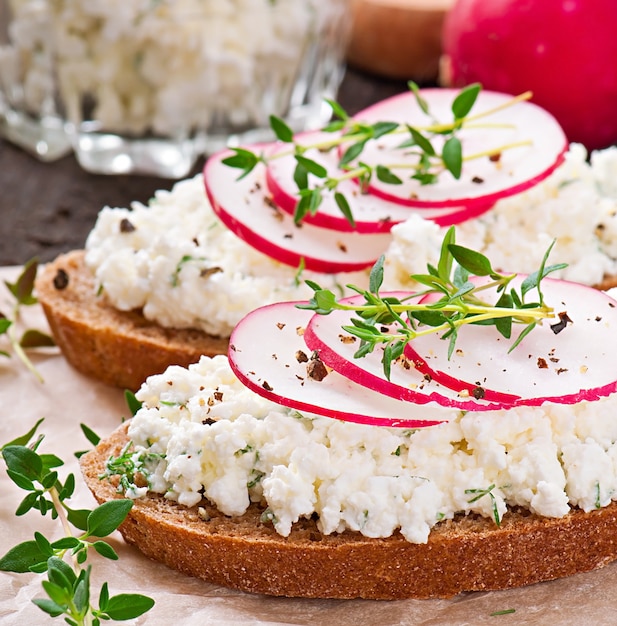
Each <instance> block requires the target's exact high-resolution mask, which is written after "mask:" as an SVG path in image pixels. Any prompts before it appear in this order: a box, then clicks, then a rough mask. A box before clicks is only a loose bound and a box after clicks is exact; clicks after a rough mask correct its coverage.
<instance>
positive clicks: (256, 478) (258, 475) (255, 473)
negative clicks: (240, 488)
mask: <svg viewBox="0 0 617 626" xmlns="http://www.w3.org/2000/svg"><path fill="white" fill-rule="evenodd" d="M265 475H266V473H265V472H262V471H260V470H258V469H255V468H253V469H252V470H251V476H252V478H251V480H249V481H248V482H247V483H246V486H247V489H252V488H253V487H255V485H257V484H258V483H260V482H261V479H262V478H263V477H264V476H265Z"/></svg>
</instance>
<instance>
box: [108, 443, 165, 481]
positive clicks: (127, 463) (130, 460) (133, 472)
mask: <svg viewBox="0 0 617 626" xmlns="http://www.w3.org/2000/svg"><path fill="white" fill-rule="evenodd" d="M164 458H165V455H164V454H157V453H154V452H145V451H142V452H136V451H135V450H134V448H133V442H132V441H129V442H128V443H127V444H126V445H125V446H124V448H123V449H122V451H121V452H120V455H119V456H117V457H114V456H113V455H112V456H110V457H109V459H107V462H106V463H105V471H104V472H103V473H102V474H101V475H100V476H99V478H100V479H101V480H102V479H104V478H111V477H118V489H117V490H118V492H119V493H127V492H131V491H133V490H135V489H137V488H139V485H138V484H137V482H141V481H140V478H141V479H142V480H145V481H146V482H147V483H148V484H149V476H150V470H149V469H148V465H151V464H152V463H158V462H159V461H161V460H163V459H164ZM142 486H143V485H142Z"/></svg>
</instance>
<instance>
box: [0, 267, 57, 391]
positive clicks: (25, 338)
mask: <svg viewBox="0 0 617 626" xmlns="http://www.w3.org/2000/svg"><path fill="white" fill-rule="evenodd" d="M37 270H38V261H37V259H31V260H30V261H28V262H27V263H26V264H25V265H24V268H23V270H22V272H21V274H20V275H19V276H18V278H17V280H16V281H15V282H14V283H11V282H9V281H6V280H5V281H4V284H5V285H6V287H7V289H8V290H9V292H10V294H11V295H12V296H13V298H14V300H15V302H14V303H13V305H12V307H11V311H10V313H9V314H5V313H3V312H2V311H0V338H1V337H2V336H4V337H6V338H7V339H8V342H9V347H10V350H12V352H13V353H14V354H15V355H16V356H17V357H18V358H19V360H20V361H21V362H22V363H23V364H24V365H25V366H26V367H27V368H28V370H29V371H30V372H32V374H34V376H35V378H36V379H37V380H38V381H40V382H43V377H42V376H41V374H40V373H39V371H38V370H37V369H36V367H34V364H33V363H32V361H31V360H30V358H29V357H28V355H27V353H26V350H28V349H31V348H45V347H52V346H54V345H55V343H54V340H53V339H52V338H51V337H50V336H49V335H48V334H46V333H44V332H42V331H40V330H36V329H26V330H25V331H24V332H23V333H22V335H21V337H18V336H17V334H16V333H17V326H18V322H19V319H20V314H21V308H22V307H24V306H32V305H33V304H36V303H37V302H38V301H37V299H36V297H35V296H34V294H33V292H34V281H35V278H36V273H37ZM0 355H1V356H5V357H10V356H11V352H9V351H8V350H3V349H1V348H0Z"/></svg>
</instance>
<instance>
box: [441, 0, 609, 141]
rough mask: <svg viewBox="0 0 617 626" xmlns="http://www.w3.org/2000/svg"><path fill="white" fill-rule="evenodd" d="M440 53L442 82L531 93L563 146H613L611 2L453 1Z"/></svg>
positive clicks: (538, 0)
mask: <svg viewBox="0 0 617 626" xmlns="http://www.w3.org/2000/svg"><path fill="white" fill-rule="evenodd" d="M443 52H444V63H443V71H442V80H443V82H444V83H447V84H449V85H451V86H454V87H461V86H464V85H467V84H469V83H472V82H476V81H477V82H480V83H482V85H483V86H484V88H485V89H491V90H495V91H502V92H505V93H511V94H516V93H521V92H524V91H527V90H531V91H533V94H534V96H533V102H535V103H536V104H538V105H540V106H541V107H543V108H545V109H546V110H548V111H549V112H550V113H552V114H553V115H554V116H555V117H556V118H557V120H558V121H559V122H560V124H561V125H562V127H563V128H564V131H565V132H566V135H567V136H568V139H569V140H570V141H574V142H580V143H583V144H584V145H585V146H586V147H587V148H588V149H589V150H593V149H598V148H604V147H607V146H609V145H611V144H614V143H617V1H616V0H490V1H487V0H457V2H455V4H454V6H453V7H452V9H451V11H450V13H449V14H448V16H447V17H446V20H445V23H444V30H443Z"/></svg>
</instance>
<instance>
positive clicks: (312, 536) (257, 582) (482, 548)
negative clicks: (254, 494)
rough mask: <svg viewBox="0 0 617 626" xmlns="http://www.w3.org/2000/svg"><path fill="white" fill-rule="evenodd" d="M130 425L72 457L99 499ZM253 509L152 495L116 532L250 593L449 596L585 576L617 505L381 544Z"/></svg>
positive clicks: (454, 524) (476, 521) (616, 555)
mask: <svg viewBox="0 0 617 626" xmlns="http://www.w3.org/2000/svg"><path fill="white" fill-rule="evenodd" d="M127 428H128V422H127V423H125V424H123V425H122V426H120V427H119V428H118V429H117V430H116V431H114V432H113V433H112V434H111V436H110V437H109V438H108V439H106V440H103V441H102V442H100V443H99V445H98V446H97V447H96V448H95V449H94V450H92V451H90V452H88V453H87V454H85V455H84V456H82V457H81V461H80V463H81V469H82V472H83V475H84V478H85V481H86V483H87V485H88V487H89V488H90V489H91V490H92V492H93V494H94V496H95V498H96V499H97V500H98V502H100V503H102V502H105V501H108V500H111V499H112V498H120V497H123V496H122V494H120V493H118V491H117V489H116V486H115V485H114V484H113V483H112V482H110V481H109V480H107V479H101V478H100V476H101V474H102V473H103V472H104V470H105V463H106V461H107V459H108V458H109V457H110V455H115V456H117V455H119V454H120V453H121V451H122V449H123V447H124V446H125V444H126V443H127ZM262 513H263V509H262V508H261V507H260V505H259V504H252V505H251V506H250V508H249V509H248V511H247V512H246V513H244V514H243V515H242V516H240V517H228V516H225V515H223V514H222V513H220V512H218V511H217V510H216V509H215V508H214V507H212V506H211V505H209V504H208V503H206V502H205V501H203V502H202V503H201V505H200V506H198V507H193V508H186V507H183V506H181V505H179V504H177V503H175V502H172V501H170V500H167V499H165V498H164V497H162V496H159V495H154V494H150V495H148V496H146V497H143V498H139V499H137V500H135V503H134V506H133V508H132V509H131V511H130V513H129V515H128V517H127V519H126V520H125V522H124V523H123V524H122V526H121V527H120V532H121V533H122V535H123V536H124V538H125V540H126V541H127V542H128V543H130V544H134V545H135V546H136V547H137V548H138V549H139V550H141V551H142V552H143V553H144V554H145V555H146V556H148V557H150V558H151V559H154V560H156V561H161V562H162V563H164V564H165V565H167V566H168V567H170V568H173V569H176V570H178V571H180V572H183V573H184V574H188V575H190V576H195V577H198V578H202V579H204V580H206V581H208V582H210V583H214V584H218V585H222V586H226V587H231V588H235V589H239V590H243V591H247V592H252V593H263V594H269V595H275V596H289V597H306V598H366V599H375V600H396V599H404V598H446V597H451V596H454V595H456V594H459V593H461V592H465V591H488V590H498V589H508V588H512V587H520V586H523V585H529V584H532V583H537V582H541V581H546V580H552V579H556V578H561V577H564V576H569V575H572V574H576V573H578V572H586V571H590V570H593V569H597V568H600V567H603V566H604V565H607V564H608V563H610V562H611V561H613V560H615V559H617V541H615V527H616V525H617V503H615V502H613V503H612V504H610V505H609V506H607V507H604V508H601V509H597V510H593V511H591V512H588V513H585V512H583V511H582V510H579V509H572V511H571V512H570V513H569V514H568V515H566V516H564V517H562V518H545V517H538V516H536V515H533V514H531V513H530V512H528V511H526V510H524V509H515V510H512V511H510V512H508V513H507V514H506V515H505V516H504V517H503V519H502V521H501V525H500V526H496V525H495V523H494V522H493V521H492V520H490V519H486V518H483V517H480V516H476V515H467V516H464V515H460V516H457V517H455V518H454V520H447V521H444V522H441V523H439V524H437V526H435V527H434V528H433V530H432V531H431V534H430V536H429V539H428V542H427V543H426V544H416V543H411V542H408V541H407V540H406V539H404V538H403V537H402V536H401V535H400V534H399V533H396V534H394V535H392V536H391V537H387V538H383V539H373V538H367V537H365V536H363V535H362V534H360V533H358V532H352V531H348V530H347V531H345V532H343V533H340V534H332V535H324V534H322V533H321V532H320V531H319V530H318V528H317V524H316V522H315V520H313V519H310V520H301V521H300V522H298V523H296V524H295V525H294V527H293V529H292V532H291V534H290V536H289V537H286V538H285V537H282V536H280V535H278V534H277V533H276V531H275V530H274V528H273V527H272V525H271V524H270V523H268V522H267V521H266V522H264V521H262V519H261V518H262Z"/></svg>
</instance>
